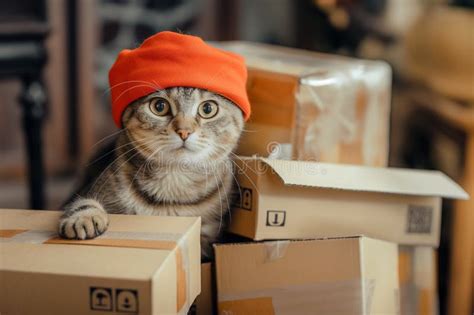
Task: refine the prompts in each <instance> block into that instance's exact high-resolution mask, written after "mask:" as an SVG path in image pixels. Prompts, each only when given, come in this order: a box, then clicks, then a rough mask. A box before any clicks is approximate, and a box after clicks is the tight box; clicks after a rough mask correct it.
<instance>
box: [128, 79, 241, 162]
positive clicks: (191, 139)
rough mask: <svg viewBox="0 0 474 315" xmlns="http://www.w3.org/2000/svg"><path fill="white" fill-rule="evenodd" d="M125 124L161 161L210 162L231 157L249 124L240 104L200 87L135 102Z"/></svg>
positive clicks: (163, 92) (137, 141)
mask: <svg viewBox="0 0 474 315" xmlns="http://www.w3.org/2000/svg"><path fill="white" fill-rule="evenodd" d="M122 125H123V127H124V128H125V130H126V132H127V133H128V136H129V138H130V140H131V141H134V144H135V146H136V147H137V148H138V149H139V150H140V151H141V152H144V153H145V154H146V155H147V157H148V158H150V159H153V160H156V161H159V162H161V163H166V164H170V163H177V162H178V163H179V162H183V161H185V162H198V163H206V162H213V161H218V160H222V159H225V158H227V157H228V155H229V154H230V152H231V151H232V150H233V149H234V148H235V146H236V145H237V141H238V139H239V137H240V134H241V132H242V129H243V126H244V117H243V114H242V111H241V110H240V109H239V107H237V106H235V104H234V103H232V102H231V101H230V100H228V99H226V98H224V97H222V96H220V95H218V94H215V93H212V92H209V91H206V90H202V89H197V88H184V87H174V88H168V89H164V90H159V91H157V92H154V93H151V94H149V95H147V96H145V97H143V98H141V99H139V100H137V101H135V102H133V103H132V104H130V106H128V107H127V109H126V110H125V112H124V114H123V116H122Z"/></svg>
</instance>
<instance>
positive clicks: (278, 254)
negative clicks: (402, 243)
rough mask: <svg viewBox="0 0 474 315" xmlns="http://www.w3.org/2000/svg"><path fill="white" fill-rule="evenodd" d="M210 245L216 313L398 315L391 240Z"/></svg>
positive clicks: (396, 267) (396, 265) (342, 239)
mask: <svg viewBox="0 0 474 315" xmlns="http://www.w3.org/2000/svg"><path fill="white" fill-rule="evenodd" d="M214 249H215V256H216V280H217V292H218V294H217V299H218V311H219V314H233V315H249V314H258V315H274V314H280V315H285V314H288V315H290V314H291V315H292V314H299V315H304V314H308V315H310V314H311V315H313V314H339V315H370V314H372V315H378V314H384V315H395V314H397V315H398V314H399V291H398V256H397V253H398V248H397V245H396V244H394V243H390V242H385V241H380V240H374V239H370V238H367V237H358V236H356V237H345V238H334V239H317V240H301V241H267V242H258V243H236V244H217V245H214Z"/></svg>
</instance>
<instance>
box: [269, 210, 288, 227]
mask: <svg viewBox="0 0 474 315" xmlns="http://www.w3.org/2000/svg"><path fill="white" fill-rule="evenodd" d="M285 221H286V212H285V211H279V210H268V211H267V226H285Z"/></svg>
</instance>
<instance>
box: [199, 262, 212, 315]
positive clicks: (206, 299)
mask: <svg viewBox="0 0 474 315" xmlns="http://www.w3.org/2000/svg"><path fill="white" fill-rule="evenodd" d="M215 281H216V280H215V278H214V271H213V267H212V263H210V262H207V263H202V264H201V294H199V296H198V297H197V299H196V302H195V304H196V315H213V314H216V310H215V303H216V299H215V297H216V291H215Z"/></svg>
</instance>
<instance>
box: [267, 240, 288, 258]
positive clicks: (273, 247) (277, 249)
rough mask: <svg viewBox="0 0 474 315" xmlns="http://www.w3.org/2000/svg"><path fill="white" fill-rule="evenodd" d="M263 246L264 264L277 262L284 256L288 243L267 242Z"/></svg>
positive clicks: (286, 241)
mask: <svg viewBox="0 0 474 315" xmlns="http://www.w3.org/2000/svg"><path fill="white" fill-rule="evenodd" d="M264 244H265V262H270V261H274V260H278V259H280V258H282V257H283V256H285V254H286V250H287V249H288V245H289V244H290V241H288V240H284V241H267V242H265V243H264Z"/></svg>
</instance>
